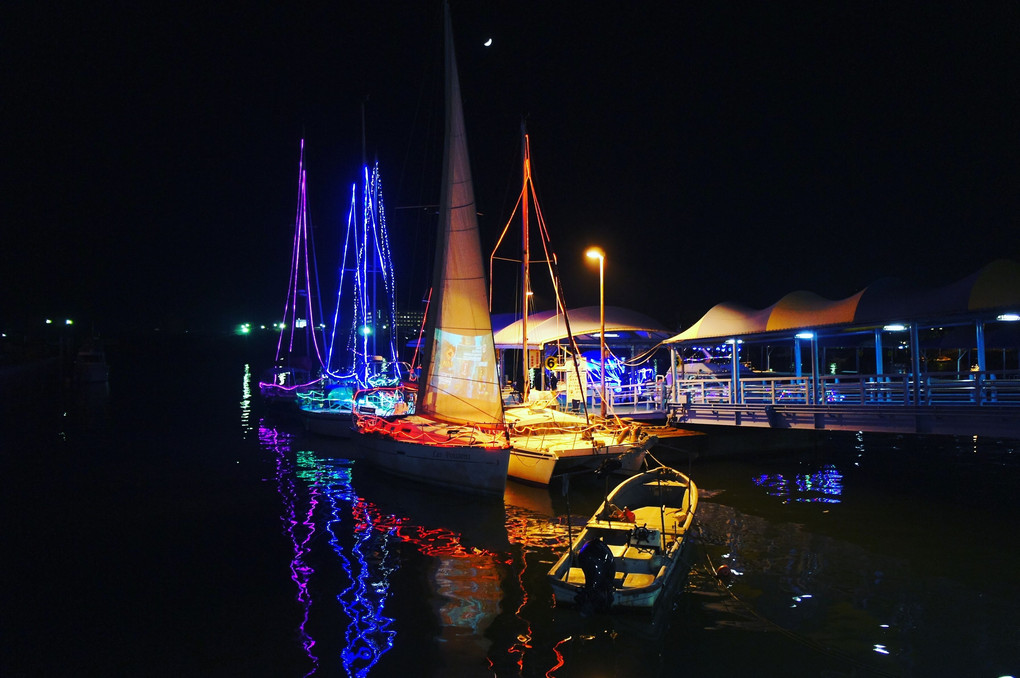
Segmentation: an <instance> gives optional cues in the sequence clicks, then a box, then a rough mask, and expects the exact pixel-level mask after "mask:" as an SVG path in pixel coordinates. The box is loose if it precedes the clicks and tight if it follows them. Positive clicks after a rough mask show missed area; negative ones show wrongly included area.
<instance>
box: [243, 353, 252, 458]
mask: <svg viewBox="0 0 1020 678" xmlns="http://www.w3.org/2000/svg"><path fill="white" fill-rule="evenodd" d="M251 432H252V424H251V365H250V364H249V363H245V364H244V377H243V379H242V380H241V438H242V439H244V440H247V439H248V436H249V435H251Z"/></svg>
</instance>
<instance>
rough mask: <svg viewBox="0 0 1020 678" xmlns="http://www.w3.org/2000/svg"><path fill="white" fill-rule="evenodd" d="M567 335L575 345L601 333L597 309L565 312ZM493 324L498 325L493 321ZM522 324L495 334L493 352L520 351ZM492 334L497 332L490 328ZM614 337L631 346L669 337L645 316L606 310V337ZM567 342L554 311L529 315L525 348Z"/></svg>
mask: <svg viewBox="0 0 1020 678" xmlns="http://www.w3.org/2000/svg"><path fill="white" fill-rule="evenodd" d="M567 317H568V318H569V320H570V332H571V334H573V335H574V337H575V338H576V339H577V340H578V341H583V340H585V339H586V338H587V337H591V336H594V337H595V339H596V340H597V339H598V337H599V334H600V332H601V320H600V318H599V307H598V306H585V307H582V308H575V309H570V310H568V311H567ZM493 321H494V323H495V322H497V320H496V318H493ZM522 327H523V322H522V321H521V320H520V319H518V320H516V321H514V322H512V323H510V324H509V325H506V326H505V327H503V328H501V329H498V330H496V331H495V332H494V339H495V341H496V348H520V347H521V345H522V344H523V337H522ZM493 329H494V330H495V329H496V328H493ZM610 333H612V334H616V335H617V337H615V339H618V340H620V339H621V338H622V340H623V341H629V342H630V343H635V342H637V343H646V344H648V343H650V344H657V343H658V342H660V341H662V340H663V339H665V338H666V337H668V336H669V332H668V331H667V330H666V329H665V328H664V327H663V326H662V325H660V324H659V323H658V322H656V321H655V320H653V319H651V318H649V317H648V316H646V315H643V314H641V313H638V312H637V311H631V310H629V309H625V308H619V307H617V306H606V334H607V335H608V334H610ZM566 338H567V323H566V320H565V319H564V317H563V315H562V314H560V313H557V312H556V311H541V312H539V313H529V314H528V347H529V348H533V349H537V348H540V347H541V346H543V345H545V344H551V343H554V342H556V341H561V340H563V339H566Z"/></svg>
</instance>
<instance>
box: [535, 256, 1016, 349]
mask: <svg viewBox="0 0 1020 678" xmlns="http://www.w3.org/2000/svg"><path fill="white" fill-rule="evenodd" d="M1018 311H1020V264H1017V263H1016V262H1014V261H1010V260H1006V259H999V260H997V261H993V262H992V263H990V264H988V265H986V266H985V267H984V268H982V269H981V270H979V271H978V272H977V273H974V274H972V275H969V276H967V277H966V278H963V279H962V280H960V281H958V282H956V283H953V284H951V285H946V286H944V287H938V288H934V289H926V288H919V287H916V286H913V285H910V284H907V283H905V282H902V281H900V280H898V279H895V278H883V279H881V280H879V281H877V282H875V283H874V284H872V285H869V286H868V287H866V288H864V289H863V290H861V291H860V292H857V293H856V294H854V295H852V296H850V297H847V298H846V299H839V300H836V301H832V300H829V299H825V298H823V297H820V296H818V295H817V294H815V293H814V292H807V291H797V292H791V293H790V294H787V295H786V296H784V297H783V298H782V299H780V300H779V301H777V302H776V303H775V304H773V305H771V306H769V307H767V308H763V309H761V310H755V309H751V308H747V307H744V306H741V305H739V304H733V303H729V302H725V303H721V304H717V305H716V306H714V307H712V308H711V309H710V310H709V311H708V313H706V314H705V315H704V316H702V317H701V319H700V320H698V321H697V322H696V323H694V324H693V325H691V326H690V327H688V328H687V329H685V330H684V331H683V332H681V333H680V334H677V335H675V336H673V337H670V338H669V339H667V340H666V342H665V343H667V344H680V343H684V342H690V341H704V340H714V339H726V338H731V337H748V336H751V337H753V336H756V335H771V333H773V332H775V333H783V332H786V333H790V332H794V331H797V330H801V329H807V328H819V327H829V328H832V329H833V330H851V331H853V330H862V331H863V330H868V329H873V328H876V327H882V326H883V325H886V324H889V323H909V322H919V321H920V322H924V321H936V320H937V321H939V322H941V323H944V324H954V323H956V324H964V323H969V322H973V321H974V320H975V319H977V318H979V317H985V316H989V315H991V316H992V317H993V318H994V314H996V313H1000V312H1012V313H1016V312H1018ZM571 319H573V315H571ZM607 323H608V320H607ZM607 330H608V324H607ZM529 334H530V332H529Z"/></svg>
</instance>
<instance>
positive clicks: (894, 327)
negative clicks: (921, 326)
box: [882, 323, 907, 332]
mask: <svg viewBox="0 0 1020 678" xmlns="http://www.w3.org/2000/svg"><path fill="white" fill-rule="evenodd" d="M882 329H883V330H885V331H886V332H902V331H903V330H905V329H907V326H906V325H901V324H900V323H893V324H892V325H886V326H885V327H883V328H882Z"/></svg>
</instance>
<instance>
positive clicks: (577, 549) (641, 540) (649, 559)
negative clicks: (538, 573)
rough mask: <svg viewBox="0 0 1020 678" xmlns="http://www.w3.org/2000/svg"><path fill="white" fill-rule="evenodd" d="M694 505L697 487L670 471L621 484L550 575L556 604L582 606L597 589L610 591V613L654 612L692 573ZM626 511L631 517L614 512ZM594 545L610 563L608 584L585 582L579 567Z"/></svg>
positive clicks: (654, 471)
mask: <svg viewBox="0 0 1020 678" xmlns="http://www.w3.org/2000/svg"><path fill="white" fill-rule="evenodd" d="M697 506H698V488H697V486H696V485H695V484H694V483H693V482H692V481H691V480H690V479H689V478H688V477H687V476H685V475H684V474H682V473H680V472H678V471H676V470H674V469H671V468H668V467H660V468H657V469H652V470H651V471H647V472H645V473H640V474H638V475H635V476H633V477H631V478H628V479H627V480H625V481H623V482H622V483H620V484H619V485H618V486H617V487H616V489H614V490H613V492H612V493H610V495H609V497H608V498H607V499H606V501H605V502H604V503H603V504H602V506H600V507H599V510H598V511H596V512H595V514H594V515H593V516H592V518H591V520H589V521H588V523H587V524H586V525H585V526H584V527H583V528H582V529H581V531H580V533H579V534H578V536H577V537H576V538H575V539H574V541H573V543H572V544H571V548H570V550H569V551H568V552H567V553H564V554H563V555H562V556H561V557H560V559H559V560H557V561H556V563H555V564H554V565H553V567H552V568H551V569H550V570H549V573H548V577H547V578H548V581H549V584H550V586H551V587H552V590H553V594H554V595H555V596H556V600H557V601H558V602H559V603H560V604H563V605H578V606H582V607H583V606H584V605H586V604H587V601H588V600H592V597H591V596H590V594H591V593H592V592H593V591H595V590H596V589H598V588H599V587H600V586H601V588H602V591H603V592H605V591H608V590H611V594H608V595H607V599H608V600H607V602H608V609H609V610H620V611H645V612H653V611H654V610H655V609H656V608H657V607H658V606H659V605H660V603H661V601H662V600H663V599H664V598H668V597H671V595H672V594H673V593H674V592H675V591H676V589H677V587H678V586H679V584H680V582H682V581H683V579H684V578H685V577H686V575H687V572H688V571H689V570H690V560H689V557H688V556H689V553H688V551H689V549H690V538H689V535H688V533H689V531H690V528H691V525H692V523H693V520H694V514H695V511H696V510H697ZM628 507H631V508H633V511H631V514H632V515H631V516H629V517H622V516H620V515H619V514H618V513H615V512H617V511H618V510H619V509H621V508H628ZM593 542H599V543H598V544H596V546H597V547H598V548H602V549H605V550H606V552H607V556H606V557H607V558H610V557H611V559H612V562H613V568H612V580H611V581H610V579H609V576H608V575H607V576H605V577H604V578H603V579H602V580H595V581H592V582H588V581H586V573H585V570H584V569H583V568H582V567H579V566H578V565H579V563H580V562H581V561H582V560H583V559H582V557H581V556H580V555H579V554H580V553H581V551H582V549H583V548H584V547H585V546H587V545H588V544H589V543H593ZM579 594H581V595H580V598H579ZM600 600H601V599H600Z"/></svg>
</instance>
